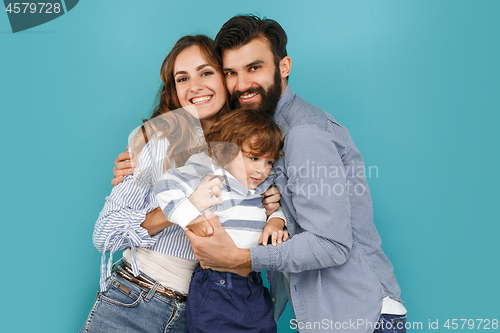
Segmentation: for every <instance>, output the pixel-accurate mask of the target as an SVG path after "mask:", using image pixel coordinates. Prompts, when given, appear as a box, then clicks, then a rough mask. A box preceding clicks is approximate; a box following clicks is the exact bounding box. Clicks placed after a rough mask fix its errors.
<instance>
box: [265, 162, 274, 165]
mask: <svg viewBox="0 0 500 333" xmlns="http://www.w3.org/2000/svg"><path fill="white" fill-rule="evenodd" d="M266 163H267V164H271V165H273V163H274V161H266Z"/></svg>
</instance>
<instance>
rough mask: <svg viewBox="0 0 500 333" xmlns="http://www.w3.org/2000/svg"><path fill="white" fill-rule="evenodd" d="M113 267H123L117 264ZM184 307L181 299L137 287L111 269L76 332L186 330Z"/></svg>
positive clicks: (150, 332) (164, 331)
mask: <svg viewBox="0 0 500 333" xmlns="http://www.w3.org/2000/svg"><path fill="white" fill-rule="evenodd" d="M116 269H120V270H122V271H123V269H122V268H121V267H120V266H117V268H116ZM185 308H186V303H185V302H178V301H176V300H174V299H171V298H168V297H166V296H163V295H160V294H158V293H155V292H152V291H150V290H148V289H145V288H141V287H139V286H137V285H135V284H133V283H131V282H129V281H127V280H125V279H123V278H122V277H120V276H118V275H117V274H116V273H115V272H113V273H112V275H111V276H110V277H109V278H108V279H107V280H106V291H105V292H103V293H101V292H99V293H98V294H97V298H96V300H95V303H94V306H93V307H92V310H91V311H90V314H89V316H88V318H87V321H86V322H85V325H84V326H83V327H82V329H81V330H80V333H84V332H89V333H94V332H95V333H97V332H99V333H102V332H106V333H112V332H116V333H118V332H119V333H132V332H134V333H137V332H144V333H160V332H161V333H168V332H188V330H187V327H186V319H185Z"/></svg>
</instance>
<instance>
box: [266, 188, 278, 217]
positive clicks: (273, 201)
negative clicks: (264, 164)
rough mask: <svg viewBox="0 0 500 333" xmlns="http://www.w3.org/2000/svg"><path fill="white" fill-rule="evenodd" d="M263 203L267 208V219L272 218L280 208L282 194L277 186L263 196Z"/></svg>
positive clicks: (269, 189)
mask: <svg viewBox="0 0 500 333" xmlns="http://www.w3.org/2000/svg"><path fill="white" fill-rule="evenodd" d="M262 195H263V196H264V199H263V200H262V203H263V204H264V207H265V208H266V215H267V217H269V216H271V214H272V213H274V211H275V210H276V209H278V208H279V207H280V199H281V194H280V191H279V190H278V188H277V187H276V186H274V187H270V188H268V189H267V190H266V191H265V192H264V193H263V194H262Z"/></svg>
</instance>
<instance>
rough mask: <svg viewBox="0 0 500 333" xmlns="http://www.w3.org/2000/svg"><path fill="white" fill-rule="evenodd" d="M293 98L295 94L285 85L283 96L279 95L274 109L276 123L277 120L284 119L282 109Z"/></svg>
mask: <svg viewBox="0 0 500 333" xmlns="http://www.w3.org/2000/svg"><path fill="white" fill-rule="evenodd" d="M294 97H295V93H294V92H293V91H292V88H290V86H289V85H288V84H287V85H286V88H285V90H284V91H283V94H281V97H280V99H279V101H278V104H277V105H276V109H274V119H276V121H278V119H279V118H283V117H284V114H283V113H284V112H285V110H284V108H285V105H286V104H287V103H288V102H290V101H291V100H292V99H293V98H294Z"/></svg>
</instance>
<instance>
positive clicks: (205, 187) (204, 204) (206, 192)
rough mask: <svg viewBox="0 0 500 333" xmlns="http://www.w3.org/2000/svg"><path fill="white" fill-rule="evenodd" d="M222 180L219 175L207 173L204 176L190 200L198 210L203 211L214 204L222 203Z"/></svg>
mask: <svg viewBox="0 0 500 333" xmlns="http://www.w3.org/2000/svg"><path fill="white" fill-rule="evenodd" d="M223 186H224V185H223V184H222V180H221V179H220V177H218V176H214V175H207V176H205V177H203V180H202V181H201V183H200V185H198V188H197V189H196V190H195V191H194V192H193V194H191V195H190V196H189V198H188V199H189V201H191V203H192V204H193V206H195V207H196V209H198V211H200V212H203V211H204V210H205V209H207V208H209V207H212V206H214V205H220V204H221V203H222V198H221V197H220V195H221V193H222V191H221V190H222V187H223Z"/></svg>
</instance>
